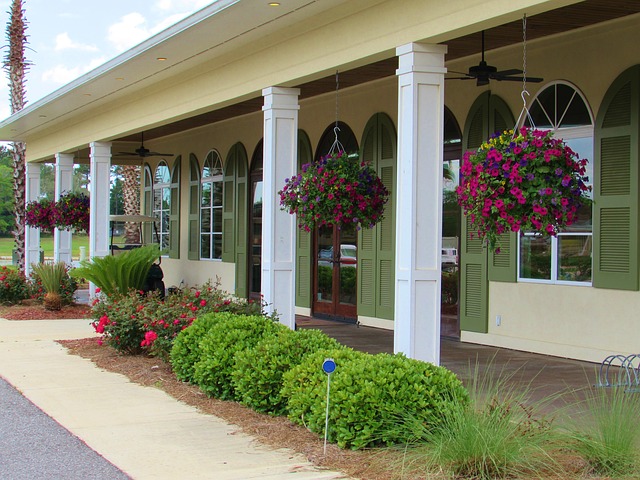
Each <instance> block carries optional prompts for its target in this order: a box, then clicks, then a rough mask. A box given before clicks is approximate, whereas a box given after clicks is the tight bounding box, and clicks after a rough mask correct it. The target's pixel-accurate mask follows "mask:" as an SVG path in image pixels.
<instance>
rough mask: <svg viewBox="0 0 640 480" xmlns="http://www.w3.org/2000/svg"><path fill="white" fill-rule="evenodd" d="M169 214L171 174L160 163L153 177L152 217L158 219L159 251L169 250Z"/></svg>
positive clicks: (162, 163)
mask: <svg viewBox="0 0 640 480" xmlns="http://www.w3.org/2000/svg"><path fill="white" fill-rule="evenodd" d="M170 214H171V174H170V172H169V167H168V166H167V164H166V163H165V162H164V161H161V162H160V163H159V164H158V166H157V167H156V171H155V174H154V176H153V215H154V216H155V217H156V218H157V219H158V237H159V243H160V249H161V250H168V249H169V216H170Z"/></svg>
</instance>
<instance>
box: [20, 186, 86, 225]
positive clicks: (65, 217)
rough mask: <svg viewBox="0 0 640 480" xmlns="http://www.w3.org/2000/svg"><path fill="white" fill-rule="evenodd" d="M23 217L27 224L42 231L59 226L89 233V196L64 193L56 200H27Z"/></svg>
mask: <svg viewBox="0 0 640 480" xmlns="http://www.w3.org/2000/svg"><path fill="white" fill-rule="evenodd" d="M25 218H26V223H27V225H29V226H30V227H35V228H40V229H41V230H42V231H44V232H51V231H53V229H54V228H59V229H61V230H71V229H74V230H75V231H76V232H78V233H80V232H87V233H89V197H87V196H86V195H84V194H82V193H65V194H63V195H60V199H59V200H58V201H57V202H51V201H50V200H46V199H45V200H40V201H34V202H29V203H28V204H27V207H26V211H25Z"/></svg>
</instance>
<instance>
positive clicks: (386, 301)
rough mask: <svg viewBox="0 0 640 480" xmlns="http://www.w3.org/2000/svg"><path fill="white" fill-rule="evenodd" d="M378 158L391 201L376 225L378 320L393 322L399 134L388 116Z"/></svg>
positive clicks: (381, 119) (381, 125)
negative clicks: (384, 319) (397, 138)
mask: <svg viewBox="0 0 640 480" xmlns="http://www.w3.org/2000/svg"><path fill="white" fill-rule="evenodd" d="M376 117H377V123H378V128H377V131H378V142H377V146H378V152H377V155H378V158H377V162H376V163H377V165H376V170H377V171H378V175H379V176H380V179H381V180H382V183H383V184H384V186H385V187H386V188H387V190H389V201H388V203H387V204H386V205H385V208H384V218H383V219H382V221H381V222H380V223H378V224H377V225H376V226H375V228H374V229H375V230H376V233H377V237H378V238H377V250H376V256H377V258H376V266H377V271H376V280H377V284H376V295H377V297H378V298H377V301H376V317H377V318H386V319H388V320H393V313H394V306H395V278H396V275H395V273H396V261H395V260H396V258H395V257H396V241H395V240H396V214H395V204H396V152H397V148H396V145H397V142H396V131H395V127H394V126H393V123H392V121H391V119H390V118H389V117H387V116H386V115H384V114H381V113H378V114H377V115H376Z"/></svg>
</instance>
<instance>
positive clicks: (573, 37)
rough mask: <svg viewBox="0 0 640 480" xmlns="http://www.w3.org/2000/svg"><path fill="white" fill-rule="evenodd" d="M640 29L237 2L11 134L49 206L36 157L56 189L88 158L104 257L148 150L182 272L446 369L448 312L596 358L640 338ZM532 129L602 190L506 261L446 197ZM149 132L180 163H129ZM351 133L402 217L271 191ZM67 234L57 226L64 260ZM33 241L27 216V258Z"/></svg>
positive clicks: (602, 3)
mask: <svg viewBox="0 0 640 480" xmlns="http://www.w3.org/2000/svg"><path fill="white" fill-rule="evenodd" d="M525 14H526V28H525V29H523V20H522V19H523V15H525ZM639 26H640V5H638V4H637V3H636V2H633V1H622V0H613V1H612V0H609V1H606V0H587V1H584V2H575V1H567V0H547V1H542V0H538V1H534V0H523V1H519V2H508V1H499V0H490V1H477V0H460V1H457V2H440V1H427V0H421V1H420V0H404V1H397V0H396V1H393V0H387V1H382V0H377V1H374V0H350V1H348V2H347V1H344V0H323V1H311V2H309V1H303V0H290V1H289V0H284V1H282V2H280V5H277V6H270V5H269V4H268V2H254V1H251V2H249V1H246V0H243V1H231V0H220V1H217V2H213V3H212V4H211V5H210V6H208V7H206V8H204V9H203V10H201V11H200V12H198V13H196V14H195V15H193V16H192V17H189V18H187V19H185V20H184V21H183V22H181V23H179V24H177V25H176V26H174V27H172V28H171V29H169V30H168V31H166V32H163V33H161V34H159V35H157V36H156V37H153V38H151V39H149V40H148V41H146V42H144V43H143V44H141V45H140V46H138V47H135V48H134V49H132V50H131V51H129V52H126V53H125V54H123V55H122V56H121V57H118V58H116V59H114V60H113V61H111V62H108V63H107V64H105V65H104V66H103V67H100V68H98V69H97V70H96V71H94V72H91V73H90V74H87V75H86V76H84V77H81V78H79V79H78V80H76V81H75V82H72V83H71V84H69V85H68V86H66V87H64V88H62V89H61V90H59V91H57V92H54V93H53V94H52V95H50V96H49V97H46V98H44V99H43V100H41V101H38V102H36V103H34V104H32V105H30V106H28V107H27V108H26V109H25V110H23V111H21V112H19V113H17V114H16V115H13V116H12V117H10V118H8V119H6V120H5V121H3V122H2V123H0V136H1V137H2V139H3V140H22V141H25V142H26V143H27V155H28V162H29V168H28V175H29V182H28V185H29V192H28V194H29V196H30V198H32V199H33V198H37V193H38V190H39V186H38V183H39V179H38V169H37V168H36V167H37V166H38V163H40V162H51V161H54V162H56V164H57V165H58V167H59V168H57V174H58V176H59V178H56V183H57V184H58V185H60V186H61V187H60V189H63V187H62V185H64V184H65V183H64V182H67V181H68V180H67V177H68V176H69V175H70V165H73V163H74V162H89V163H90V164H91V182H92V183H91V185H92V186H91V200H92V204H91V205H92V214H91V219H92V223H91V232H92V233H91V243H90V245H91V247H90V250H91V252H90V255H91V256H102V255H106V254H108V253H109V236H108V224H109V216H108V207H107V206H108V204H109V168H110V166H111V165H113V164H118V163H128V164H139V165H141V168H142V174H141V178H142V184H141V198H142V204H143V211H142V212H141V213H145V214H147V215H153V216H156V217H157V218H158V222H157V226H158V232H159V241H160V243H161V245H162V246H163V248H164V249H165V251H166V256H165V257H164V258H163V260H162V267H163V270H164V273H165V282H166V283H167V284H168V285H179V284H181V283H184V284H187V285H195V284H201V283H204V282H205V281H207V280H210V279H219V281H220V283H221V287H222V288H224V289H226V290H228V291H231V292H234V293H236V294H237V295H239V296H244V297H249V298H261V296H262V297H263V298H264V300H265V301H266V303H267V304H268V308H269V309H274V310H276V311H277V312H278V313H279V314H280V319H281V321H282V322H283V323H285V324H287V325H289V326H290V327H292V328H293V327H294V326H295V315H296V314H302V315H322V316H327V317H330V318H334V319H338V320H347V321H359V322H360V323H361V324H364V325H371V326H375V327H379V328H388V329H393V330H394V332H395V349H396V351H399V352H404V353H406V354H407V355H409V356H412V357H414V358H419V359H423V360H427V361H431V362H435V363H437V362H438V361H439V345H440V334H441V330H442V325H443V324H441V321H442V320H441V318H443V317H444V315H443V314H444V313H445V310H446V311H447V313H448V314H449V316H450V317H452V318H453V322H454V324H455V325H454V331H455V333H456V334H457V333H458V332H459V337H460V339H461V341H466V342H473V343H481V344H488V345H495V346H501V347H506V348H513V349H522V350H527V351H533V352H539V353H546V354H551V355H558V356H567V357H571V358H578V359H585V360H592V361H600V360H602V359H603V358H604V357H605V356H606V355H609V354H611V353H621V354H630V353H633V352H636V351H637V345H636V341H635V336H634V334H633V333H634V332H635V330H636V326H637V314H636V312H637V311H639V310H640V293H639V291H638V290H639V287H640V286H639V280H638V276H639V272H640V265H638V249H639V246H638V234H639V228H640V227H639V223H638V215H639V212H638V201H639V199H638V188H639V187H638V186H639V180H640V172H639V171H638V149H639V146H640V136H639V133H640V131H639V129H640V120H639V117H640V48H638V47H637V42H636V36H637V28H638V27H639ZM523 34H526V45H523ZM524 46H526V48H523V47H524ZM483 47H484V50H483V49H482V48H483ZM160 59H164V60H160ZM481 60H486V62H487V63H488V64H489V65H495V66H496V67H497V70H498V71H504V70H525V71H526V76H528V77H530V78H531V79H540V81H536V82H532V81H530V82H527V83H526V84H525V85H524V86H525V88H526V91H527V92H528V95H527V94H523V92H522V91H523V82H522V78H521V77H522V74H520V73H517V72H516V73H513V74H512V75H511V77H514V78H515V79H516V81H510V80H512V79H513V78H511V79H509V78H508V79H500V80H496V79H490V80H488V81H486V82H485V81H483V79H476V78H468V76H467V75H466V73H467V72H469V67H472V66H476V65H477V64H478V63H479V62H480V61H481ZM336 72H337V75H336ZM456 72H461V73H456ZM460 77H466V78H464V79H460ZM523 100H526V106H527V110H528V115H526V113H527V112H526V111H524V112H523ZM523 113H525V115H523ZM523 123H525V124H529V125H535V126H536V127H538V128H545V129H554V130H555V131H556V135H557V136H560V137H561V138H563V139H565V141H566V142H567V143H569V144H570V145H571V146H572V148H574V150H576V151H578V153H579V154H580V155H581V156H582V157H584V158H587V159H588V160H589V165H590V180H591V183H592V186H593V198H592V200H593V202H592V204H593V205H592V208H591V209H590V210H591V211H585V212H581V216H580V218H581V221H580V222H579V223H578V224H577V225H576V226H575V228H572V229H571V230H570V231H566V232H563V233H562V234H561V235H559V236H558V237H557V238H553V239H541V238H538V237H536V236H534V235H531V234H529V233H527V232H523V234H522V235H516V234H512V235H509V236H505V237H504V238H503V248H502V253H500V254H499V255H493V254H490V253H488V252H487V249H486V247H484V246H483V245H482V244H481V243H480V242H478V241H477V240H474V239H473V238H472V236H471V232H470V231H469V228H468V225H467V220H466V219H464V218H460V216H459V211H457V210H456V208H455V205H452V195H451V193H450V192H451V191H452V189H453V187H454V186H455V182H456V181H457V178H458V168H459V160H460V158H461V157H462V153H463V151H465V150H466V149H472V148H475V147H477V146H478V145H479V144H480V143H481V142H482V141H483V140H484V139H486V138H487V137H488V136H489V135H491V134H492V133H493V132H495V131H497V130H500V131H501V130H505V129H510V128H514V127H517V126H520V125H522V124H523ZM336 127H337V129H338V130H336ZM142 132H144V138H145V145H146V146H147V147H148V148H149V149H150V150H152V151H154V152H170V154H165V155H154V156H146V157H141V158H136V156H129V157H127V156H120V155H118V152H122V151H133V149H135V148H136V147H137V146H138V145H139V142H140V138H141V133H142ZM336 135H337V140H339V141H340V143H341V145H342V146H344V148H345V150H346V151H347V153H349V154H352V155H353V158H354V159H355V158H356V157H358V158H362V159H364V160H366V161H368V162H370V163H371V164H372V165H373V167H374V168H375V169H376V171H377V172H378V174H379V176H380V177H381V179H382V180H383V182H384V184H385V186H386V187H387V188H388V189H389V191H390V193H391V195H390V201H389V203H388V205H387V207H386V213H385V219H384V220H383V222H381V223H380V224H378V225H377V226H376V227H374V228H373V229H370V230H369V229H367V230H362V231H347V230H345V231H333V230H332V229H328V228H322V229H318V230H317V231H315V232H311V233H306V232H303V231H300V230H299V229H297V228H296V225H295V218H293V217H292V216H290V215H288V214H287V213H286V212H283V211H281V210H280V208H279V204H278V199H279V196H278V193H277V192H278V190H280V189H281V188H282V187H283V186H284V181H285V179H286V178H289V177H291V176H292V175H294V174H295V173H296V172H297V171H298V170H299V169H300V168H301V166H302V165H303V164H304V163H308V162H311V161H313V160H314V159H318V158H319V157H321V156H323V155H326V154H327V153H328V152H329V150H330V149H331V147H332V145H333V143H334V142H335V141H336ZM445 171H446V172H447V173H444V172H445ZM587 210H588V209H587ZM443 212H444V213H443ZM443 237H446V238H447V241H446V242H443V240H442V239H443ZM452 239H453V240H452ZM70 242H71V238H68V237H67V236H65V234H64V233H63V232H60V233H59V234H58V235H57V237H56V246H57V248H56V255H57V257H58V258H60V259H61V260H66V261H68V260H70V257H69V255H70V251H71V248H70V245H71V243H70ZM452 242H453V244H455V243H457V248H455V247H453V246H452V245H451V243H452ZM38 243H39V241H38V232H37V231H35V230H34V229H29V233H28V245H29V248H30V250H29V256H30V259H33V258H37V257H35V256H34V255H35V254H36V253H35V252H36V251H37V248H38ZM443 246H446V247H447V249H446V250H447V252H446V256H447V261H446V264H447V267H446V268H443V263H442V260H443V256H442V247H443ZM452 251H454V252H455V251H457V257H458V258H455V257H456V254H455V253H453V254H452V253H451V252H452ZM452 257H453V258H452ZM28 261H29V260H28ZM443 270H445V271H444V272H443ZM445 278H446V279H447V280H446V282H445V280H444V279H445ZM452 279H453V280H452ZM445 283H446V284H447V285H451V284H453V285H454V287H453V289H454V294H452V295H453V297H454V298H450V299H449V303H451V304H452V305H453V306H454V307H453V310H452V308H451V305H449V306H448V307H447V308H446V309H445V308H444V307H443V306H442V304H441V301H442V298H443V292H444V291H445V289H444V285H445ZM448 288H449V287H448V286H447V289H448ZM447 291H448V290H447Z"/></svg>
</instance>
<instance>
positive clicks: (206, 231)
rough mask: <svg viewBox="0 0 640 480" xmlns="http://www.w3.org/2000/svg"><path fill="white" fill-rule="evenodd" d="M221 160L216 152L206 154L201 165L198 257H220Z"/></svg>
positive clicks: (212, 258) (208, 258)
mask: <svg viewBox="0 0 640 480" xmlns="http://www.w3.org/2000/svg"><path fill="white" fill-rule="evenodd" d="M222 185H223V174H222V160H221V159H220V155H218V153H217V152H215V151H211V152H209V154H208V155H207V158H206V159H205V161H204V166H203V167H202V190H201V195H200V258H201V259H206V260H214V259H220V258H222Z"/></svg>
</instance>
